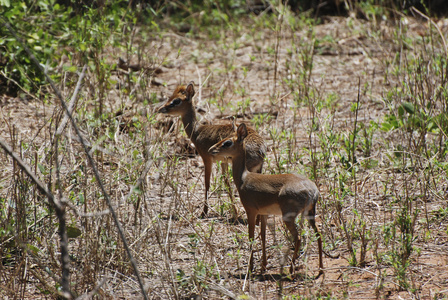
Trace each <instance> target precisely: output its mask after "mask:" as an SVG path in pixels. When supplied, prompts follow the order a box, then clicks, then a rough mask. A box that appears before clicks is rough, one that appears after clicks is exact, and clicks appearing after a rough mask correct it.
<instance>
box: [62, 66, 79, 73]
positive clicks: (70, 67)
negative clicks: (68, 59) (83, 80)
mask: <svg viewBox="0 0 448 300" xmlns="http://www.w3.org/2000/svg"><path fill="white" fill-rule="evenodd" d="M76 70H77V68H76V66H64V71H66V72H73V73H74V72H76Z"/></svg>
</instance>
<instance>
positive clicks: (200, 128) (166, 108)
mask: <svg viewBox="0 0 448 300" xmlns="http://www.w3.org/2000/svg"><path fill="white" fill-rule="evenodd" d="M194 94H195V91H194V83H193V82H190V83H189V84H188V85H187V86H178V87H177V88H176V90H175V91H174V93H173V95H172V96H171V97H170V98H169V99H168V101H167V102H166V103H165V104H164V105H163V106H162V107H161V108H159V110H158V112H159V113H165V114H169V115H173V116H180V117H181V119H182V123H183V124H184V128H185V132H186V133H187V135H188V137H189V138H190V140H191V141H192V142H193V144H194V145H195V147H196V150H197V151H198V153H199V155H200V156H201V157H202V160H203V162H204V166H205V204H204V209H203V212H202V214H201V215H202V216H206V215H207V212H208V204H207V199H208V190H209V188H210V175H211V172H212V164H213V162H214V161H215V162H216V161H221V166H222V171H223V173H224V174H227V170H228V158H227V157H225V156H223V155H219V154H218V155H211V154H210V153H209V152H208V149H209V148H210V147H211V146H213V145H214V144H216V143H217V142H219V141H221V140H222V139H224V138H226V137H228V136H231V135H232V134H233V133H234V132H235V128H234V126H235V125H233V124H225V125H203V124H200V123H199V121H198V120H197V118H196V112H195V108H194V103H193V96H194ZM247 133H248V134H247V139H246V157H245V158H246V162H247V168H248V169H249V170H251V171H252V172H259V173H260V172H261V169H262V167H263V160H264V157H265V155H266V146H265V144H264V141H263V138H262V137H260V136H259V135H258V134H257V133H256V132H255V131H254V130H253V129H251V128H248V129H247ZM226 184H227V185H228V188H229V191H230V197H231V199H232V208H233V214H234V216H235V217H236V216H237V213H236V208H235V203H234V201H233V194H232V192H231V187H230V182H229V181H228V178H227V177H226Z"/></svg>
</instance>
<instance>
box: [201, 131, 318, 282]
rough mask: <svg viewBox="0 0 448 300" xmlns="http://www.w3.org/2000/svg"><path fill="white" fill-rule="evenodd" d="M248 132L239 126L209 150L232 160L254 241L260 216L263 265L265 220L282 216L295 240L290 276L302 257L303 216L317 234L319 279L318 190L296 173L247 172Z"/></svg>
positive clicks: (263, 267)
mask: <svg viewBox="0 0 448 300" xmlns="http://www.w3.org/2000/svg"><path fill="white" fill-rule="evenodd" d="M247 137H248V130H247V128H246V125H245V124H240V126H239V127H238V129H237V132H236V133H234V135H233V136H230V137H227V138H225V139H224V140H222V141H220V142H219V143H217V144H215V145H213V146H212V147H210V149H209V152H210V153H212V154H213V155H220V156H227V157H231V158H232V169H233V180H234V181H235V184H236V187H237V189H238V193H239V194H240V198H241V202H242V203H243V206H244V209H245V210H246V214H247V220H248V223H249V240H250V241H251V242H253V240H254V231H255V223H256V219H257V216H260V219H261V243H262V260H263V261H262V266H261V270H262V271H264V270H266V264H267V261H266V220H267V216H268V215H277V216H282V218H283V222H284V223H285V224H286V227H287V228H288V230H289V231H290V232H291V234H292V237H293V239H294V254H293V257H292V263H291V274H292V273H293V271H294V261H295V260H296V258H297V257H298V255H299V250H300V238H299V234H298V231H297V228H296V224H295V219H296V217H297V215H298V214H299V213H302V214H303V215H304V217H305V218H307V219H308V221H309V224H310V226H311V227H312V228H313V229H314V231H315V232H316V234H317V235H318V239H317V242H318V247H319V275H318V276H317V277H319V276H320V275H321V274H322V273H323V264H322V237H321V234H320V232H319V230H318V229H317V227H316V222H315V220H314V217H315V214H316V203H317V200H318V198H319V191H318V189H317V187H316V185H315V184H314V182H312V181H311V180H309V179H308V178H306V177H304V176H300V175H294V174H275V175H264V174H257V173H252V172H250V171H248V169H247V159H246V155H244V153H245V151H247V140H246V139H247ZM252 268H253V250H251V254H250V259H249V270H252Z"/></svg>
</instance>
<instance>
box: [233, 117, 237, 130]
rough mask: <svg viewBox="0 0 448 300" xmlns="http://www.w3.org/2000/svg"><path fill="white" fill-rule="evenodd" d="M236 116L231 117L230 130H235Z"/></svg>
mask: <svg viewBox="0 0 448 300" xmlns="http://www.w3.org/2000/svg"><path fill="white" fill-rule="evenodd" d="M236 129H237V128H236V118H235V117H233V120H232V130H233V132H236Z"/></svg>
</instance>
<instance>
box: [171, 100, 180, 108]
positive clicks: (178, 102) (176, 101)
mask: <svg viewBox="0 0 448 300" xmlns="http://www.w3.org/2000/svg"><path fill="white" fill-rule="evenodd" d="M181 102H182V100H180V99H179V98H176V99H174V100H173V102H171V105H173V106H175V105H179V104H180V103H181Z"/></svg>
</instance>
